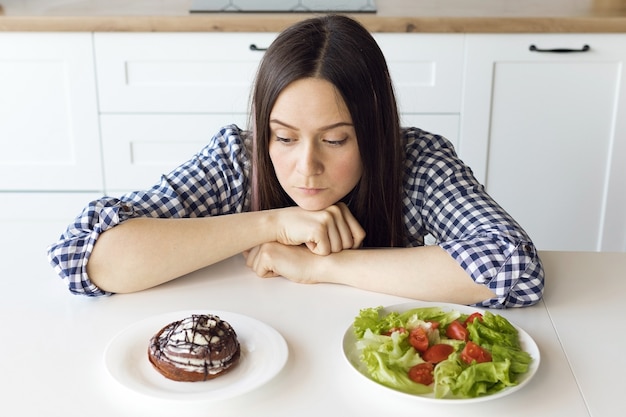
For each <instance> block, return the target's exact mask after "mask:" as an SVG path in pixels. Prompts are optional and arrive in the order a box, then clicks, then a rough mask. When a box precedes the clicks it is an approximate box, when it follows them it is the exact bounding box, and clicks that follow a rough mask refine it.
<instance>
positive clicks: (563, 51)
mask: <svg viewBox="0 0 626 417" xmlns="http://www.w3.org/2000/svg"><path fill="white" fill-rule="evenodd" d="M528 49H529V50H530V51H532V52H550V53H556V54H567V53H570V52H587V51H589V50H590V49H591V47H590V46H589V45H584V46H583V47H582V48H580V49H569V48H556V49H539V48H537V47H536V46H535V45H530V48H528Z"/></svg>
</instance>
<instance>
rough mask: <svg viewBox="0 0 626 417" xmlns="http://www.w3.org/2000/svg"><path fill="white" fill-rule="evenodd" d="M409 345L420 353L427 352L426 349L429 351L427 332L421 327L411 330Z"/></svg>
mask: <svg viewBox="0 0 626 417" xmlns="http://www.w3.org/2000/svg"><path fill="white" fill-rule="evenodd" d="M409 343H410V344H411V346H413V347H414V348H415V350H417V351H418V352H419V353H424V352H426V349H428V334H427V333H426V330H424V329H423V328H421V327H416V328H414V329H411V331H410V332H409Z"/></svg>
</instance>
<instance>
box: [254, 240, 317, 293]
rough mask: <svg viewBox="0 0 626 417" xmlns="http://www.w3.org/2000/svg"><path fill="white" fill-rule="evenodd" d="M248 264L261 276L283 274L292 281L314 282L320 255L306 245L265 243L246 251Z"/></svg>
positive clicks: (270, 276)
mask: <svg viewBox="0 0 626 417" xmlns="http://www.w3.org/2000/svg"><path fill="white" fill-rule="evenodd" d="M244 256H245V258H246V265H247V266H248V267H249V268H251V269H252V270H253V271H254V272H255V273H256V274H257V275H258V276H260V277H261V278H272V277H277V276H282V277H284V278H287V279H289V280H290V281H294V282H298V283H304V284H313V283H316V282H317V281H315V280H314V278H313V277H314V276H315V274H314V273H313V270H314V268H313V266H314V262H315V258H318V255H315V254H314V253H312V252H311V251H310V250H309V249H307V247H306V246H304V245H299V246H288V245H283V244H282V243H278V242H271V243H264V244H262V245H259V246H256V247H254V248H252V249H250V250H249V251H245V252H244Z"/></svg>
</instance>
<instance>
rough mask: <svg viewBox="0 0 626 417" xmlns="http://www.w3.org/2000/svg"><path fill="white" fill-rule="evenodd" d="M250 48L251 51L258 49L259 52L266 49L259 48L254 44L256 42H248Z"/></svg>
mask: <svg viewBox="0 0 626 417" xmlns="http://www.w3.org/2000/svg"><path fill="white" fill-rule="evenodd" d="M250 50H251V51H259V52H263V51H267V48H259V47H258V46H256V44H254V43H251V44H250Z"/></svg>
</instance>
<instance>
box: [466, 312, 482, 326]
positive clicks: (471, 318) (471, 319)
mask: <svg viewBox="0 0 626 417" xmlns="http://www.w3.org/2000/svg"><path fill="white" fill-rule="evenodd" d="M476 319H478V320H480V321H482V320H483V315H482V314H481V313H479V312H478V311H477V312H475V313H472V314H470V315H469V317H468V318H466V319H465V325H466V326H467V325H468V324H469V323H473V322H474V320H476Z"/></svg>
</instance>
